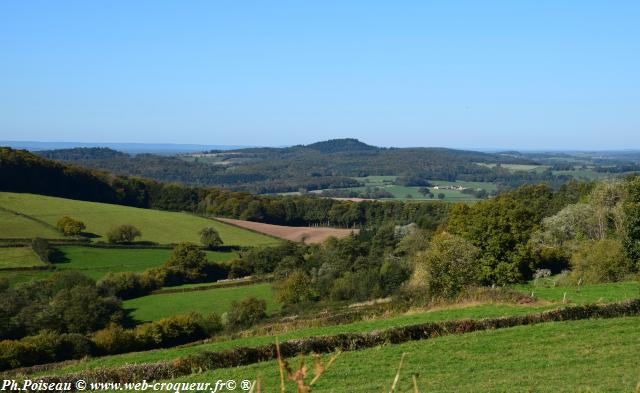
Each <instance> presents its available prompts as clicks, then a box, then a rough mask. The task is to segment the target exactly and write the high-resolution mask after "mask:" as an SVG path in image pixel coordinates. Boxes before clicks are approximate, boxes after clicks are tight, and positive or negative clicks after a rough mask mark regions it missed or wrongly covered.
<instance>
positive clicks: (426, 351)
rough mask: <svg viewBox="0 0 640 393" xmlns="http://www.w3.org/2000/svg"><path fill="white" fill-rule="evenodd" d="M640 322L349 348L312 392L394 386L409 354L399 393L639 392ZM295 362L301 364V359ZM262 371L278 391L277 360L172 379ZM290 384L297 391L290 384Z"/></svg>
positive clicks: (250, 375)
mask: <svg viewBox="0 0 640 393" xmlns="http://www.w3.org/2000/svg"><path fill="white" fill-rule="evenodd" d="M638 326H640V317H629V318H616V319H608V320H585V321H572V322H552V323H545V324H540V325H533V326H518V327H514V328H508V329H500V330H495V331H482V332H475V333H468V334H464V335H453V336H445V337H440V338H436V339H431V340H422V341H415V342H408V343H404V344H398V345H388V346H383V347H379V348H374V349H366V350H362V351H354V352H346V353H343V354H341V355H340V356H339V357H338V359H337V361H336V362H335V363H334V365H333V366H332V367H331V368H330V369H329V370H328V371H327V372H326V373H325V374H324V375H323V376H322V377H321V378H320V380H319V381H318V383H317V384H316V386H315V388H314V390H313V392H314V393H316V392H342V391H349V392H363V393H364V392H383V391H388V390H389V387H390V386H391V384H392V382H393V379H394V376H395V374H396V370H397V367H398V363H399V361H400V358H401V357H402V354H403V353H406V354H407V355H406V357H405V362H404V366H403V368H402V370H401V372H400V382H399V385H398V387H397V390H396V391H398V392H410V391H412V382H411V378H412V375H416V376H417V381H418V386H419V388H420V391H421V392H533V391H535V392H634V391H635V390H634V389H635V388H636V385H637V384H638V382H640V363H638V358H637V354H638V353H640V340H639V339H638ZM323 358H324V360H325V362H326V361H327V360H328V358H329V355H326V356H323ZM307 360H308V361H311V359H307ZM289 364H290V365H292V366H294V367H297V365H298V364H299V359H291V360H290V361H289ZM256 376H260V378H261V380H262V387H263V390H262V391H263V392H273V391H277V390H278V389H279V378H280V377H279V371H278V366H277V364H276V362H275V361H270V362H263V363H258V364H253V365H250V366H242V367H236V368H232V369H219V370H214V371H209V372H204V373H201V374H193V375H191V376H188V377H183V378H177V379H175V380H173V381H174V382H175V381H193V382H202V381H215V380H218V379H222V380H228V379H235V380H238V381H239V380H242V379H255V378H256ZM287 386H288V389H287V391H288V392H295V391H296V390H295V386H294V385H293V383H292V382H288V385H287Z"/></svg>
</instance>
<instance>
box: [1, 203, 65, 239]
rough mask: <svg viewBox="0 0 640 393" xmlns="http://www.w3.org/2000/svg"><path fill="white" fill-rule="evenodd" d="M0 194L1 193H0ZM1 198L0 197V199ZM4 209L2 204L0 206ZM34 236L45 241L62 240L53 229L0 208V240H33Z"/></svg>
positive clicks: (60, 235) (58, 233) (59, 234)
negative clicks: (45, 239)
mask: <svg viewBox="0 0 640 393" xmlns="http://www.w3.org/2000/svg"><path fill="white" fill-rule="evenodd" d="M0 194H2V193H0ZM1 198H2V197H1V196H0V199H1ZM0 206H3V207H4V204H3V203H2V204H0ZM35 235H37V236H40V237H44V238H47V239H58V238H62V237H63V236H62V234H61V233H60V232H58V231H56V230H55V229H53V228H51V227H49V226H46V225H42V224H41V223H39V222H36V221H33V220H30V219H28V218H26V217H23V216H20V215H18V214H15V213H13V212H10V211H7V210H3V209H1V208H0V239H1V238H21V239H25V238H33V237H34V236H35Z"/></svg>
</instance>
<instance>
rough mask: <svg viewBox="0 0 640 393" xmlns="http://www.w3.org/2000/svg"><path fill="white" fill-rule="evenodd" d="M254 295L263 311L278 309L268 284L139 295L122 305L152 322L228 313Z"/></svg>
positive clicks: (135, 315) (138, 318)
mask: <svg viewBox="0 0 640 393" xmlns="http://www.w3.org/2000/svg"><path fill="white" fill-rule="evenodd" d="M250 296H255V297H257V298H260V299H264V300H266V301H267V312H272V311H275V310H276V309H277V308H278V304H277V303H276V301H275V299H274V297H273V290H272V289H271V284H268V283H261V284H252V285H244V286H239V287H231V288H216V289H209V290H205V291H193V292H181V293H170V294H158V295H149V296H143V297H139V298H135V299H131V300H127V301H125V302H124V305H123V306H124V308H126V309H130V310H132V313H131V315H132V317H133V318H135V319H136V320H138V321H155V320H158V319H160V318H164V317H169V316H172V315H178V314H186V313H188V312H190V311H196V312H199V313H201V314H203V315H206V314H209V313H212V312H215V313H217V314H218V315H220V314H222V313H224V312H227V311H229V309H230V308H231V302H233V301H234V300H235V301H238V300H242V299H244V298H247V297H250Z"/></svg>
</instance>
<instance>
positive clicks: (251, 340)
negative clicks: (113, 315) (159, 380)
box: [56, 304, 557, 373]
mask: <svg viewBox="0 0 640 393" xmlns="http://www.w3.org/2000/svg"><path fill="white" fill-rule="evenodd" d="M554 307H557V306H554V305H546V306H534V307H532V306H518V305H508V304H484V305H471V306H467V307H454V308H450V309H440V310H434V311H428V312H424V311H423V312H410V313H406V314H402V315H399V316H395V317H387V318H378V319H369V320H363V321H358V322H353V323H348V324H342V325H334V326H323V327H311V328H301V329H297V330H293V331H289V332H286V333H282V334H280V335H279V338H280V339H281V340H291V339H296V338H303V337H310V336H327V335H334V334H340V333H362V332H370V331H374V330H378V329H386V328H391V327H396V326H406V325H414V324H419V323H426V322H436V321H444V320H455V319H465V318H490V317H501V316H507V315H522V314H528V313H532V312H538V311H543V310H546V309H550V308H554ZM273 340H274V337H273V336H253V337H244V338H238V339H232V340H225V341H219V342H213V343H207V344H199V345H193V346H185V347H179V348H166V349H157V350H151V351H145V352H135V353H126V354H121V355H113V356H104V357H100V358H94V359H87V360H84V361H82V362H80V363H78V364H74V365H69V366H65V367H63V368H60V369H58V370H56V372H57V373H63V372H64V373H66V372H74V371H79V370H84V369H93V368H97V367H111V366H117V365H122V364H129V363H144V362H156V361H161V360H167V359H175V358H177V357H180V356H185V355H189V354H193V353H198V352H202V351H218V350H224V349H231V348H236V347H240V346H245V347H255V346H258V345H264V344H269V343H272V342H273Z"/></svg>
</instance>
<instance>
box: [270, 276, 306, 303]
mask: <svg viewBox="0 0 640 393" xmlns="http://www.w3.org/2000/svg"><path fill="white" fill-rule="evenodd" d="M276 291H277V292H276V297H277V299H278V301H280V302H281V303H283V304H297V303H303V302H307V301H309V300H312V299H313V297H314V294H313V287H312V282H311V277H309V276H308V275H307V274H306V273H305V272H304V271H302V270H294V271H293V272H291V273H290V274H289V275H288V276H287V278H285V279H284V280H283V281H281V282H280V283H279V284H278V285H277V286H276Z"/></svg>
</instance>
